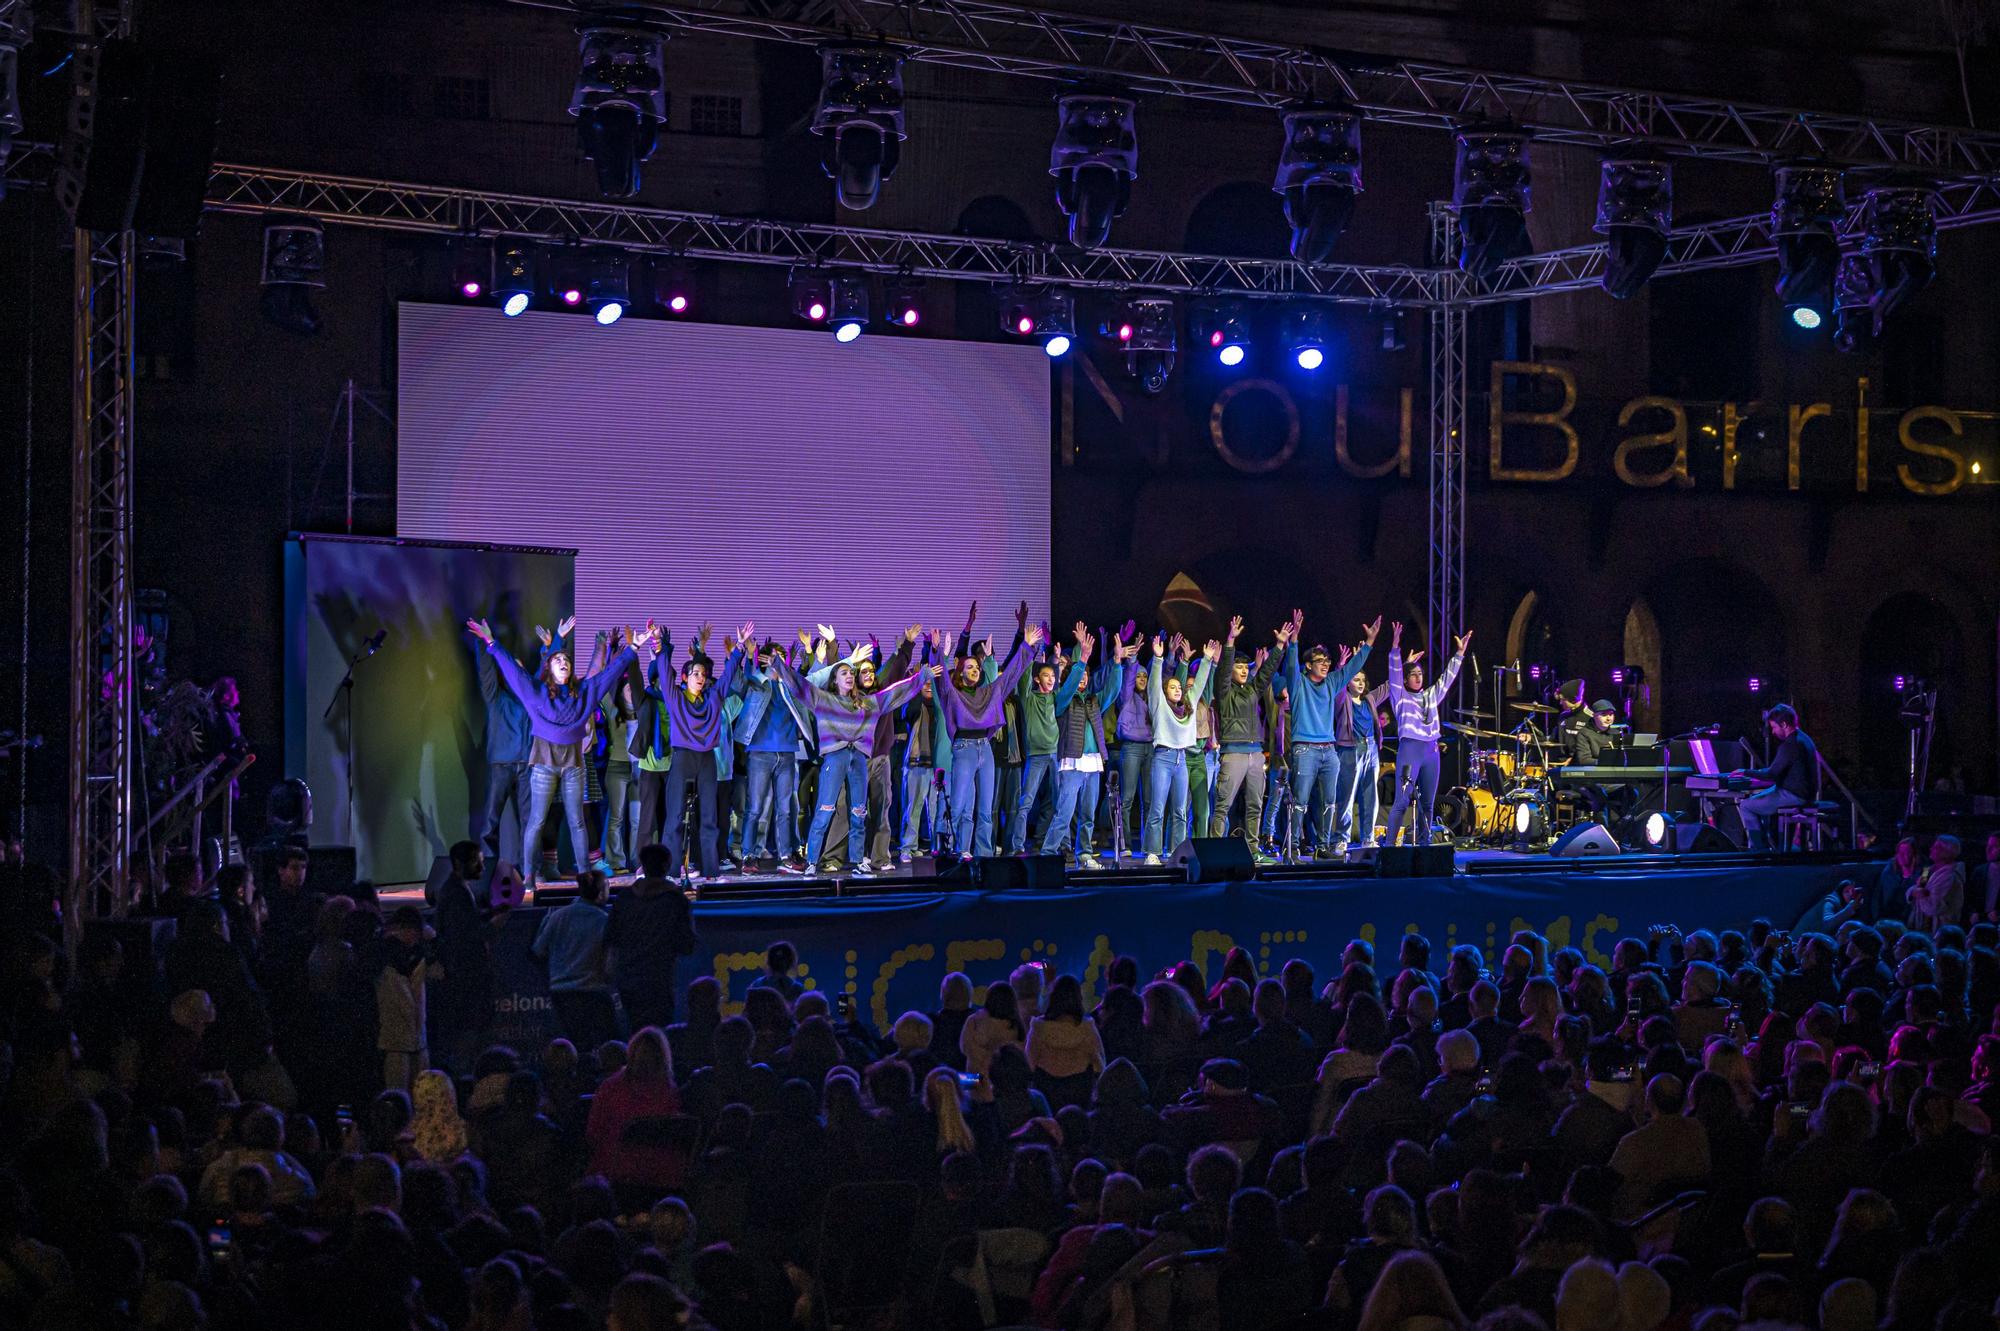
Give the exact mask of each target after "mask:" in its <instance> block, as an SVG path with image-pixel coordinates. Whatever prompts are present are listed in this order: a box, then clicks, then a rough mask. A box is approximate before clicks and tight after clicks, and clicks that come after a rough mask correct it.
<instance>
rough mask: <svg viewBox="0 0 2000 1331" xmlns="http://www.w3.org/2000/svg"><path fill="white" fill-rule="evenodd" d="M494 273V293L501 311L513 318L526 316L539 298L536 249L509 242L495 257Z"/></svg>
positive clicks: (527, 245) (524, 244)
mask: <svg viewBox="0 0 2000 1331" xmlns="http://www.w3.org/2000/svg"><path fill="white" fill-rule="evenodd" d="M493 270H494V272H493V294H494V295H496V296H498V297H499V298H500V312H501V313H502V314H504V315H506V316H507V317H508V318H509V319H512V318H514V317H515V316H516V315H519V314H522V313H525V312H526V310H527V308H528V306H529V305H531V304H533V303H534V299H535V249H534V246H532V245H529V244H527V243H525V242H518V241H509V242H507V243H506V244H504V245H502V246H501V247H500V250H499V252H498V253H497V254H495V255H494V262H493Z"/></svg>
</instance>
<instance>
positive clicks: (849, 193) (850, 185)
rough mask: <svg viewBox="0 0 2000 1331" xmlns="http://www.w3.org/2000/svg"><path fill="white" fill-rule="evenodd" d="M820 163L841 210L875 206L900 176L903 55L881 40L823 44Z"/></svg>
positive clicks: (816, 123)
mask: <svg viewBox="0 0 2000 1331" xmlns="http://www.w3.org/2000/svg"><path fill="white" fill-rule="evenodd" d="M819 58H820V90H819V110H818V111H817V112H815V113H814V115H813V123H812V132H813V133H815V134H817V135H819V136H820V163H821V165H822V166H824V167H825V169H826V174H827V175H828V176H829V177H831V178H832V179H833V181H834V182H835V192H836V194H837V195H838V196H839V199H840V205H841V207H843V208H855V209H861V208H868V207H872V206H873V205H874V203H875V200H876V199H878V198H880V197H881V194H882V182H883V181H885V180H887V179H888V178H889V177H890V176H893V175H895V174H896V163H897V160H898V159H899V158H900V157H901V155H902V148H903V139H904V138H905V134H904V132H903V57H902V55H901V54H900V53H899V52H897V51H896V50H895V49H894V48H892V47H889V46H886V45H883V44H882V43H880V42H867V43H860V44H836V45H829V46H822V47H820V49H819Z"/></svg>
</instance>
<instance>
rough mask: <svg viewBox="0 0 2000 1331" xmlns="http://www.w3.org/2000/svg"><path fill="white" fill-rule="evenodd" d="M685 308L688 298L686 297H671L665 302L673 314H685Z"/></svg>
mask: <svg viewBox="0 0 2000 1331" xmlns="http://www.w3.org/2000/svg"><path fill="white" fill-rule="evenodd" d="M687 307H688V298H687V297H686V296H673V297H670V298H669V299H668V301H667V308H668V309H670V310H672V311H673V312H674V313H675V314H686V313H687Z"/></svg>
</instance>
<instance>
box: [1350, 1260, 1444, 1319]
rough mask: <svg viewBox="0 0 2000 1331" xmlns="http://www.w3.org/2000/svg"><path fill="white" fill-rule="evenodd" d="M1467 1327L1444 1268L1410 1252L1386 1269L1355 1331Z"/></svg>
mask: <svg viewBox="0 0 2000 1331" xmlns="http://www.w3.org/2000/svg"><path fill="white" fill-rule="evenodd" d="M1466 1325H1467V1323H1466V1320H1465V1314H1464V1313H1463V1312H1461V1311H1460V1310H1459V1306H1458V1300H1457V1299H1456V1298H1454V1297H1453V1296H1452V1292H1451V1286H1450V1284H1449V1283H1447V1282H1446V1280H1445V1277H1444V1268H1443V1267H1441V1266H1439V1265H1438V1263H1437V1259H1436V1258H1435V1257H1432V1256H1431V1255H1430V1254H1429V1253H1426V1252H1421V1251H1417V1250H1415V1249H1411V1250H1406V1251H1403V1252H1399V1253H1397V1254H1396V1255H1395V1256H1393V1257H1391V1258H1390V1259H1389V1261H1388V1263H1387V1264H1386V1265H1385V1266H1383V1268H1382V1273H1381V1274H1380V1275H1379V1276H1377V1277H1376V1279H1375V1288H1374V1289H1372V1290H1371V1291H1369V1294H1368V1301H1367V1302H1366V1303H1364V1304H1363V1305H1362V1307H1361V1319H1360V1321H1359V1322H1358V1323H1357V1324H1356V1331H1465V1327H1466Z"/></svg>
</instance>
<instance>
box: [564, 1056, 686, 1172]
mask: <svg viewBox="0 0 2000 1331" xmlns="http://www.w3.org/2000/svg"><path fill="white" fill-rule="evenodd" d="M680 1112H681V1093H680V1091H679V1090H678V1089H676V1088H675V1086H674V1056H673V1050H672V1048H671V1047H670V1046H669V1045H668V1044H667V1037H666V1035H665V1034H664V1033H662V1032H661V1030H660V1028H659V1027H657V1026H645V1027H641V1028H640V1029H639V1030H637V1031H634V1032H633V1034H632V1038H631V1039H630V1040H627V1041H626V1042H625V1066H624V1067H622V1068H620V1069H618V1071H616V1072H614V1073H612V1074H611V1075H610V1076H609V1077H606V1078H605V1079H604V1080H603V1081H602V1082H601V1083H599V1084H598V1087H597V1093H596V1094H595V1095H593V1096H592V1097H591V1100H590V1117H589V1118H588V1119H587V1120H586V1121H585V1123H584V1129H583V1135H584V1139H585V1141H587V1142H588V1143H589V1146H590V1169H591V1172H592V1173H594V1174H602V1175H604V1176H605V1177H606V1178H608V1179H610V1180H611V1182H612V1184H613V1185H614V1186H617V1187H619V1188H621V1189H625V1190H627V1191H629V1192H631V1193H635V1194H637V1193H651V1194H653V1195H654V1196H657V1195H658V1194H660V1193H663V1192H668V1191H671V1190H673V1189H675V1188H678V1187H680V1186H681V1183H682V1182H683V1180H684V1179H685V1177H686V1175H687V1165H688V1161H687V1155H686V1152H685V1151H684V1150H683V1149H681V1148H679V1147H675V1146H669V1145H666V1144H665V1143H663V1142H660V1141H657V1140H646V1139H645V1138H644V1134H632V1133H629V1132H628V1129H630V1128H632V1127H633V1126H634V1125H636V1124H638V1123H641V1122H645V1121H648V1120H654V1119H664V1118H671V1117H673V1116H675V1115H678V1114H679V1113H680ZM628 1137H629V1138H634V1139H630V1140H628Z"/></svg>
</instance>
